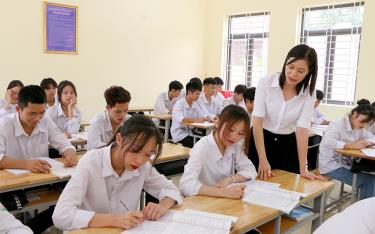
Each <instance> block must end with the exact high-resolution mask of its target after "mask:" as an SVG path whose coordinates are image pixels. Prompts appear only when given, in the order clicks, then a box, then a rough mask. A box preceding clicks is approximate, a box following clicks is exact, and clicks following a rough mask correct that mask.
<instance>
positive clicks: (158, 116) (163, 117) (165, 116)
mask: <svg viewBox="0 0 375 234" xmlns="http://www.w3.org/2000/svg"><path fill="white" fill-rule="evenodd" d="M145 116H146V117H148V118H155V119H160V120H171V119H172V115H171V114H167V113H165V114H145Z"/></svg>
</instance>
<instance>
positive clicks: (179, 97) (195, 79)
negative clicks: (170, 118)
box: [177, 77, 203, 100]
mask: <svg viewBox="0 0 375 234" xmlns="http://www.w3.org/2000/svg"><path fill="white" fill-rule="evenodd" d="M189 82H195V83H197V84H198V85H199V86H200V87H201V89H202V86H203V84H202V81H201V79H199V78H198V77H193V78H191V79H190V80H189ZM185 96H186V90H185V89H182V90H181V93H180V96H178V98H177V99H178V100H180V99H181V98H183V97H185Z"/></svg>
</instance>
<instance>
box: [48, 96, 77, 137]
mask: <svg viewBox="0 0 375 234" xmlns="http://www.w3.org/2000/svg"><path fill="white" fill-rule="evenodd" d="M46 115H47V116H48V117H50V118H51V119H52V120H53V121H54V122H55V124H56V125H57V127H59V129H60V130H61V131H62V132H69V133H78V132H79V129H80V127H81V125H80V124H81V121H82V112H81V111H80V110H79V109H78V107H75V108H74V113H73V118H71V119H69V118H68V117H67V116H66V115H65V114H64V111H63V110H62V107H61V103H59V104H58V105H56V106H52V107H50V108H48V109H47V111H46Z"/></svg>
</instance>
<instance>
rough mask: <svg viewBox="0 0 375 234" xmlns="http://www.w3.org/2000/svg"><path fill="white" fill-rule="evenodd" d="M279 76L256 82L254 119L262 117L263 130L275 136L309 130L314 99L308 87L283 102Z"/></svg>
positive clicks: (277, 74) (314, 95) (314, 96)
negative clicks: (297, 129)
mask: <svg viewBox="0 0 375 234" xmlns="http://www.w3.org/2000/svg"><path fill="white" fill-rule="evenodd" d="M279 77H280V74H279V73H276V74H274V75H272V76H266V77H264V78H262V79H261V80H260V81H259V82H258V86H257V91H256V92H255V99H254V110H253V116H254V117H263V118H264V121H263V128H264V129H266V130H268V131H270V132H273V133H275V134H290V133H292V132H294V131H295V129H296V127H301V128H307V129H309V128H310V125H311V118H312V116H313V111H314V103H315V99H316V94H315V91H314V93H313V94H312V95H310V91H309V86H308V87H307V88H306V89H305V90H303V89H302V90H301V91H300V93H299V94H297V95H296V96H294V97H293V98H292V99H290V100H288V101H285V99H284V95H283V90H282V89H281V87H280V85H279Z"/></svg>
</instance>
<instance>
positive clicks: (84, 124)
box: [80, 120, 90, 132]
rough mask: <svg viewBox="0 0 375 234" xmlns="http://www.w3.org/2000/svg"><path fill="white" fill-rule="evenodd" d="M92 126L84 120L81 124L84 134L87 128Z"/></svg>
mask: <svg viewBox="0 0 375 234" xmlns="http://www.w3.org/2000/svg"><path fill="white" fill-rule="evenodd" d="M88 126H90V123H89V122H88V121H86V120H83V121H82V122H81V124H80V129H81V131H82V132H84V131H85V130H86V127H88Z"/></svg>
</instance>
